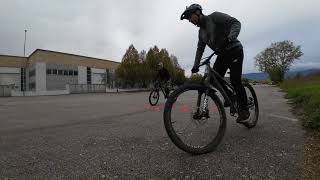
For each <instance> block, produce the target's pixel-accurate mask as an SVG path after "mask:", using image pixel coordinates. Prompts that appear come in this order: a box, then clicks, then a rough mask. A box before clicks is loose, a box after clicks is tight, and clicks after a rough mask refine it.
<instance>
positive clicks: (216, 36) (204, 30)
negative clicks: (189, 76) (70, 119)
mask: <svg viewBox="0 0 320 180" xmlns="http://www.w3.org/2000/svg"><path fill="white" fill-rule="evenodd" d="M199 26H200V29H199V41H198V47H197V53H196V57H195V65H199V62H200V59H201V57H202V55H203V52H204V49H205V47H206V45H208V46H209V47H210V48H211V49H212V50H214V51H216V50H220V51H221V50H229V49H233V48H235V47H238V48H242V45H241V43H240V41H239V40H238V39H237V37H238V35H239V33H240V29H241V23H240V22H239V21H238V20H237V19H236V18H234V17H231V16H229V15H228V14H224V13H221V12H214V13H212V14H210V15H208V16H202V18H201V19H200V25H199ZM228 39H230V40H231V41H230V42H229V41H228Z"/></svg>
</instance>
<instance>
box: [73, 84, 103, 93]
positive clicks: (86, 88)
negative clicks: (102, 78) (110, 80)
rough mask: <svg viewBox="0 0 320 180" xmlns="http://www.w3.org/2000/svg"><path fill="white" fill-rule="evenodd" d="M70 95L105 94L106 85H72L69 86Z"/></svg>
mask: <svg viewBox="0 0 320 180" xmlns="http://www.w3.org/2000/svg"><path fill="white" fill-rule="evenodd" d="M69 90H70V94H80V93H105V92H106V85H105V84H70V85H69Z"/></svg>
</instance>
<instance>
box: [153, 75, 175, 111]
mask: <svg viewBox="0 0 320 180" xmlns="http://www.w3.org/2000/svg"><path fill="white" fill-rule="evenodd" d="M174 87H175V85H174V84H173V83H172V82H171V81H168V82H166V83H161V82H159V81H158V82H156V83H155V84H154V87H153V88H152V89H151V92H150V94H149V103H150V105H151V106H155V105H157V103H158V102H159V99H160V92H162V94H163V96H164V98H165V99H166V98H167V97H168V96H169V94H170V91H172V90H174ZM165 88H168V90H169V93H168V94H167V92H166V91H165Z"/></svg>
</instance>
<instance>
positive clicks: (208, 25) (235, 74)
mask: <svg viewBox="0 0 320 180" xmlns="http://www.w3.org/2000/svg"><path fill="white" fill-rule="evenodd" d="M180 19H181V20H183V19H187V20H189V22H191V23H192V24H194V25H196V26H197V27H199V28H200V29H199V40H198V48H197V52H196V57H195V61H194V66H193V68H192V70H191V71H192V73H197V72H198V71H199V63H200V59H201V57H202V54H203V52H204V49H205V47H206V45H208V46H209V47H210V48H211V49H212V50H214V51H215V52H216V54H217V55H218V56H217V59H216V61H215V63H214V65H213V69H214V70H215V71H217V72H218V73H219V74H220V75H221V76H222V77H224V75H225V74H226V72H227V70H228V69H230V81H231V84H232V85H233V87H234V88H235V91H236V96H237V99H238V102H239V103H240V106H241V110H240V112H239V118H238V119H237V121H238V122H244V121H245V120H246V119H248V118H249V116H250V113H249V110H248V108H247V95H246V91H245V89H244V87H243V85H242V83H241V74H242V62H243V47H242V44H241V42H240V41H239V40H238V39H237V37H238V35H239V33H240V29H241V24H240V22H239V21H238V20H237V19H236V18H234V17H231V16H229V15H227V14H224V13H221V12H214V13H212V14H210V15H204V14H203V13H202V7H201V6H200V5H199V4H192V5H190V6H189V7H187V8H186V10H185V11H184V12H183V13H182V15H181V17H180ZM222 85H223V84H222ZM223 88H224V90H225V91H226V93H227V94H228V95H229V96H230V95H231V91H230V90H228V88H227V87H226V86H223ZM227 106H230V104H228V103H227V102H225V107H227Z"/></svg>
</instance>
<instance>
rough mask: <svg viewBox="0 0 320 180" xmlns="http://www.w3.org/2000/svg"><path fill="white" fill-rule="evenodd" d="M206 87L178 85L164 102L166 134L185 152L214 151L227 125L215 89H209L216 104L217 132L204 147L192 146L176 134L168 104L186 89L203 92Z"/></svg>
mask: <svg viewBox="0 0 320 180" xmlns="http://www.w3.org/2000/svg"><path fill="white" fill-rule="evenodd" d="M207 88H208V87H205V86H202V85H199V84H188V85H184V86H181V87H179V88H178V89H176V90H175V91H173V92H172V94H171V95H170V97H169V98H168V99H167V101H166V104H165V109H164V112H163V117H164V125H165V129H166V131H167V134H168V136H169V138H170V139H171V141H172V142H173V143H174V144H175V145H176V146H177V147H178V148H180V149H181V150H183V151H185V152H187V153H190V154H194V155H199V154H205V153H209V152H212V151H214V150H215V148H216V147H217V146H218V145H219V143H220V142H221V140H222V139H223V137H224V134H225V131H226V125H227V118H226V113H225V109H224V107H223V104H222V102H221V100H220V99H219V98H218V96H217V95H216V94H215V91H214V90H210V91H209V97H210V98H211V99H212V100H213V101H214V102H215V104H216V105H217V109H218V111H219V115H220V126H219V129H218V133H217V135H216V136H215V138H214V139H213V140H212V141H211V142H210V143H209V144H207V145H206V146H204V147H192V146H189V145H187V144H185V143H184V142H183V141H182V140H181V139H180V137H179V136H178V135H177V133H176V132H175V129H174V127H173V122H172V119H171V110H172V106H170V105H171V104H174V102H175V101H176V100H177V98H178V96H179V95H180V94H182V93H184V92H186V91H190V90H198V91H202V92H205V90H206V89H207Z"/></svg>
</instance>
